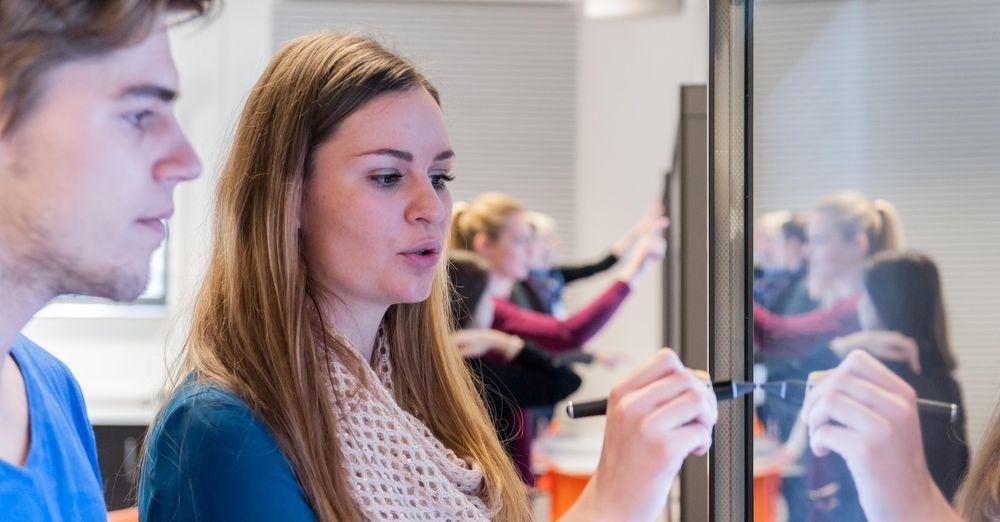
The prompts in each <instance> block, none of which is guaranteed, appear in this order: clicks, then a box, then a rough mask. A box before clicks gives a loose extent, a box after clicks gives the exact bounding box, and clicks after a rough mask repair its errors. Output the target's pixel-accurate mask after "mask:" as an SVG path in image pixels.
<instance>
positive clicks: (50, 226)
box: [0, 24, 201, 300]
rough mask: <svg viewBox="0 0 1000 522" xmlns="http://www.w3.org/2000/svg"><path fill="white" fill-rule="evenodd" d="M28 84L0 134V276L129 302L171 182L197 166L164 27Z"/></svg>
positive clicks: (161, 232) (167, 207)
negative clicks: (25, 103)
mask: <svg viewBox="0 0 1000 522" xmlns="http://www.w3.org/2000/svg"><path fill="white" fill-rule="evenodd" d="M0 88H2V85H0ZM38 88H39V89H40V93H39V94H40V96H39V97H38V100H37V101H36V102H35V104H34V105H33V106H32V108H31V110H30V111H29V112H28V113H27V114H26V116H25V117H24V118H23V119H21V120H20V121H18V122H17V123H16V125H15V126H14V127H13V128H12V129H11V130H10V131H9V132H8V133H6V134H5V135H3V136H2V137H0V259H2V260H3V261H4V263H5V264H6V265H7V266H8V267H9V268H10V269H11V270H13V271H14V272H15V273H11V274H5V276H7V277H16V278H18V279H20V280H22V281H23V282H24V284H32V285H44V286H45V288H44V290H46V291H50V292H52V293H53V295H59V294H66V293H72V294H84V295H93V296H97V297H105V298H109V299H115V300H132V299H135V298H136V297H138V296H139V294H140V293H141V292H142V290H143V289H144V287H145V285H146V280H147V277H148V267H149V258H150V255H151V254H152V252H153V250H155V249H156V247H157V246H158V245H159V244H160V243H161V242H162V241H163V239H164V237H165V228H164V225H165V223H164V221H165V220H166V218H168V217H169V216H170V215H171V214H172V212H173V208H174V207H173V191H174V187H176V186H177V184H178V183H179V182H181V181H185V180H189V179H193V178H195V177H197V176H198V174H199V173H200V170H201V165H200V163H199V161H198V158H197V157H196V155H195V152H194V150H193V149H192V148H191V145H190V143H188V141H187V139H186V138H185V136H184V134H183V133H182V132H181V129H180V127H179V125H178V122H177V119H176V117H175V116H174V113H173V99H174V97H175V96H176V93H177V90H178V77H177V70H176V68H175V66H174V62H173V58H172V57H171V54H170V48H169V44H168V40H167V34H166V30H165V28H164V25H163V24H157V29H154V30H153V31H152V32H151V33H150V34H149V35H148V36H147V37H145V38H144V39H143V40H142V41H140V42H138V43H136V44H135V45H132V46H131V47H126V48H122V49H118V50H115V51H113V52H110V53H106V54H102V55H98V56H95V57H90V58H85V59H80V60H75V61H70V62H67V63H63V64H61V65H58V66H57V67H55V68H54V69H52V70H50V71H49V72H47V73H46V76H45V77H44V79H43V81H41V82H40V83H39V86H38ZM0 123H2V122H0ZM19 270H20V271H22V272H23V273H16V272H17V271H19Z"/></svg>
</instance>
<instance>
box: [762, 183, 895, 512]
mask: <svg viewBox="0 0 1000 522" xmlns="http://www.w3.org/2000/svg"><path fill="white" fill-rule="evenodd" d="M807 231H808V234H807V235H808V243H809V249H808V252H809V257H808V267H809V271H808V275H807V277H806V280H805V281H806V285H805V287H806V291H807V293H808V300H809V301H811V302H813V303H815V306H816V307H817V308H816V309H814V310H812V311H810V312H806V313H800V314H793V315H780V314H775V313H772V312H769V311H767V310H765V309H764V308H763V307H762V306H760V305H758V304H756V303H755V304H754V307H753V325H754V334H753V339H754V350H755V355H754V357H755V361H756V362H758V363H761V364H762V365H763V366H764V367H765V368H766V370H767V378H768V380H786V379H787V380H803V379H805V378H806V377H807V376H808V374H809V373H810V372H812V371H814V370H822V369H827V368H832V367H834V366H836V365H837V363H838V362H839V361H840V359H839V358H838V357H837V356H836V355H835V354H834V353H833V352H832V351H831V350H830V347H829V344H830V342H831V341H832V340H833V339H835V338H837V337H841V336H845V335H848V334H851V333H855V332H858V331H859V330H861V324H860V322H859V320H858V302H859V300H860V296H861V291H862V287H863V285H862V279H863V274H864V269H865V263H866V261H867V260H868V259H869V258H871V257H872V256H874V255H876V254H878V253H880V252H885V251H896V250H899V249H901V248H902V247H903V237H902V231H901V226H900V221H899V217H898V213H897V212H896V209H895V207H893V206H892V204H890V203H889V202H887V201H884V200H871V199H868V198H867V197H865V196H863V195H861V194H858V193H854V192H844V193H837V194H833V195H830V196H827V197H825V198H823V199H822V200H820V202H819V204H818V205H817V206H816V208H815V209H813V211H812V212H811V213H810V216H809V221H808V227H807ZM798 411H799V407H798V405H792V404H789V403H787V402H785V401H783V400H781V399H777V398H774V397H766V398H765V401H764V403H763V404H762V405H761V406H759V407H758V408H757V414H758V416H759V418H760V419H761V421H762V422H763V424H764V426H765V427H766V429H767V431H768V433H769V434H770V435H771V436H773V437H775V438H777V439H778V440H781V441H786V440H788V438H789V437H790V435H791V434H792V428H793V426H794V425H795V420H796V418H797V417H798ZM805 458H806V462H805V464H806V475H807V476H806V477H805V478H804V479H803V478H801V477H787V478H786V480H784V481H783V484H782V492H783V496H784V497H785V499H786V501H787V502H788V507H789V512H790V515H791V516H792V517H793V519H804V518H809V519H810V520H854V518H853V517H855V516H856V515H857V514H858V513H857V512H854V513H846V512H844V511H843V510H844V509H849V507H850V506H856V502H854V501H853V500H852V499H850V498H846V497H845V496H844V495H845V494H844V493H843V492H841V493H838V492H837V491H836V490H835V489H834V488H831V487H829V485H830V484H832V483H835V482H840V481H842V478H843V477H839V476H831V475H829V474H828V473H827V471H828V470H836V469H837V467H836V465H835V464H834V463H832V462H830V463H827V462H825V461H824V460H823V459H817V458H815V457H814V456H812V455H808V454H807V455H805ZM838 506H839V507H838ZM837 509H841V511H836V510H837Z"/></svg>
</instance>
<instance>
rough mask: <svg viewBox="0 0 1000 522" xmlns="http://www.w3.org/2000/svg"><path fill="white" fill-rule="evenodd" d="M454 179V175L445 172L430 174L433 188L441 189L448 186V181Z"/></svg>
mask: <svg viewBox="0 0 1000 522" xmlns="http://www.w3.org/2000/svg"><path fill="white" fill-rule="evenodd" d="M451 181H455V176H452V175H451V174H447V173H438V174H431V184H432V185H434V188H435V189H438V190H441V189H444V188H446V187H447V186H448V183H449V182H451Z"/></svg>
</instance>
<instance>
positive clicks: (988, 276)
mask: <svg viewBox="0 0 1000 522" xmlns="http://www.w3.org/2000/svg"><path fill="white" fill-rule="evenodd" d="M998 48H1000V3H998V2H996V1H995V0H960V1H959V0H955V1H948V2H941V1H937V0H869V1H853V0H852V1H829V0H821V1H774V0H771V1H758V2H757V4H756V13H755V27H754V91H755V92H754V133H753V147H754V165H753V167H754V198H755V202H754V203H755V212H756V215H760V214H761V213H762V212H766V211H770V210H776V209H786V208H787V209H798V210H807V209H809V208H810V207H812V206H813V205H814V204H815V203H816V202H817V200H818V199H819V198H820V197H822V196H823V195H825V194H828V193H830V192H833V191H837V190H844V189H854V190H860V191H862V192H864V193H866V194H867V195H869V196H871V197H880V198H884V199H887V200H889V201H891V202H893V203H894V204H895V205H896V206H897V207H898V208H899V211H900V213H901V216H902V220H903V229H904V233H905V235H906V237H907V242H908V246H909V247H911V248H914V249H917V250H920V251H923V252H925V253H927V254H928V255H930V256H931V257H933V258H934V259H935V261H937V262H938V264H939V266H940V268H941V271H942V277H943V284H944V291H945V298H946V306H947V307H948V311H949V313H950V317H949V319H950V324H949V326H950V327H951V332H950V333H951V340H952V344H953V347H954V349H955V351H956V352H957V356H958V359H959V370H958V374H957V376H958V380H959V382H960V383H961V385H962V386H963V390H964V394H965V401H966V404H967V406H968V410H969V411H968V420H969V425H968V427H969V436H970V442H971V443H972V446H973V448H974V447H975V445H976V443H977V442H978V440H979V437H980V436H981V434H982V432H983V429H984V427H985V426H986V423H987V422H988V421H989V418H990V416H991V414H992V412H993V409H994V406H995V405H996V404H997V399H998V394H997V391H998V384H1000V383H998V379H997V375H998V374H1000V241H998V239H1000V230H998V228H1000V172H998V170H1000V146H998V141H1000V89H998V85H1000V53H998V52H997V49H998Z"/></svg>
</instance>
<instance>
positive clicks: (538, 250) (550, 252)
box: [530, 229, 559, 270]
mask: <svg viewBox="0 0 1000 522" xmlns="http://www.w3.org/2000/svg"><path fill="white" fill-rule="evenodd" d="M557 248H559V238H558V237H556V233H555V231H554V230H551V229H538V230H535V233H534V234H533V238H532V241H531V249H530V257H531V262H530V265H531V268H532V269H534V270H548V269H550V268H552V260H553V258H554V257H555V253H556V249H557Z"/></svg>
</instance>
